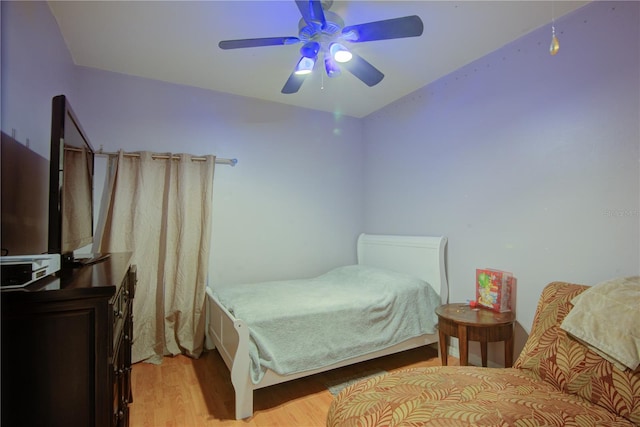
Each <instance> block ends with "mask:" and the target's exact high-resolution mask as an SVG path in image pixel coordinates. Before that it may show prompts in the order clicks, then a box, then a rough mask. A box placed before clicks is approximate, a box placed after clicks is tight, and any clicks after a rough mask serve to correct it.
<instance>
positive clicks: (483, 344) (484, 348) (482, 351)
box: [480, 341, 487, 368]
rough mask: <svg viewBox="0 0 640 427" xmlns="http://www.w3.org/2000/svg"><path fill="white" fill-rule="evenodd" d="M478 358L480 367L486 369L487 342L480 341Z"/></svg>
mask: <svg viewBox="0 0 640 427" xmlns="http://www.w3.org/2000/svg"><path fill="white" fill-rule="evenodd" d="M480 356H481V357H482V366H484V367H485V368H486V367H487V342H486V341H480Z"/></svg>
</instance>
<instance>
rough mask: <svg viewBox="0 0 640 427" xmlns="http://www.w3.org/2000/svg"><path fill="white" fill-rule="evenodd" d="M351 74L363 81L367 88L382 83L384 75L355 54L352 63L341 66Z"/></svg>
mask: <svg viewBox="0 0 640 427" xmlns="http://www.w3.org/2000/svg"><path fill="white" fill-rule="evenodd" d="M341 65H342V66H343V67H344V68H346V69H347V70H348V71H349V72H350V73H351V74H353V75H354V76H356V77H357V78H359V79H360V80H362V82H363V83H364V84H366V85H367V86H375V85H377V84H378V83H380V82H381V81H382V79H383V78H384V74H382V72H381V71H380V70H378V69H377V68H376V67H374V66H373V65H371V64H369V63H368V62H367V61H366V60H365V59H364V58H362V57H361V56H358V55H356V54H353V58H351V61H349V62H345V63H343V64H341Z"/></svg>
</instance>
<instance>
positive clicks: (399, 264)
mask: <svg viewBox="0 0 640 427" xmlns="http://www.w3.org/2000/svg"><path fill="white" fill-rule="evenodd" d="M446 246H447V238H446V237H431V236H390V235H380V234H364V233H362V234H361V235H360V236H359V237H358V264H362V265H369V266H372V267H380V268H386V269H389V270H394V271H398V272H401V273H407V274H411V275H413V276H416V277H419V278H420V279H422V280H424V281H426V282H427V283H429V284H430V285H431V286H432V287H433V288H434V289H435V291H436V292H438V294H439V295H440V300H441V301H442V303H443V304H446V303H447V302H448V300H449V284H448V282H447V273H446V267H445V261H444V257H445V255H444V254H445V247H446Z"/></svg>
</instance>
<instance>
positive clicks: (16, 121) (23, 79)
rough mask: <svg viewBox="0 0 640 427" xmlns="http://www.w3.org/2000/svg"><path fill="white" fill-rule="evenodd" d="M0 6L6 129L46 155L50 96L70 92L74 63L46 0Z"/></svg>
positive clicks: (1, 103) (2, 105) (1, 106)
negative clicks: (43, 1) (44, 0)
mask: <svg viewBox="0 0 640 427" xmlns="http://www.w3.org/2000/svg"><path fill="white" fill-rule="evenodd" d="M0 11H1V12H0V18H1V20H2V25H1V26H0V27H1V28H2V35H1V36H0V37H1V38H0V43H1V48H0V55H1V67H2V69H1V70H2V71H1V73H0V74H1V81H0V87H1V90H2V92H1V95H2V96H1V97H0V98H1V101H0V109H1V111H2V114H1V116H2V131H3V132H4V133H6V134H7V135H12V134H15V139H16V140H17V141H19V142H21V143H22V144H25V145H27V143H28V145H29V147H30V148H31V149H32V150H33V151H35V152H36V153H38V154H40V155H41V156H43V157H45V158H47V159H48V158H49V154H50V153H49V151H50V145H51V144H50V138H51V99H52V98H53V97H54V96H56V95H60V94H61V93H64V94H67V95H72V93H73V77H74V73H75V67H74V65H73V62H72V61H71V55H70V54H69V50H68V49H67V46H66V45H65V43H64V41H63V40H62V36H61V35H60V30H59V29H58V24H57V23H56V20H55V19H54V18H53V15H52V14H51V11H50V10H49V8H48V7H47V5H46V3H42V2H5V1H3V2H0ZM49 35H50V36H49ZM43 39H44V41H45V42H43ZM27 140H28V141H27Z"/></svg>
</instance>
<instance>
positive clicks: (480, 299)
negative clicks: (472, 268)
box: [476, 268, 515, 313]
mask: <svg viewBox="0 0 640 427" xmlns="http://www.w3.org/2000/svg"><path fill="white" fill-rule="evenodd" d="M514 287H515V278H514V277H513V274H511V273H509V272H507V271H502V270H494V269H491V268H478V269H476V303H477V304H478V305H479V306H482V307H486V308H490V309H491V310H493V311H496V312H498V313H504V312H506V311H511V299H512V298H511V296H512V292H513V291H514V290H513V288H514Z"/></svg>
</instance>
